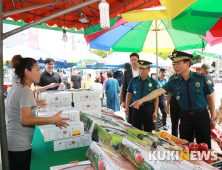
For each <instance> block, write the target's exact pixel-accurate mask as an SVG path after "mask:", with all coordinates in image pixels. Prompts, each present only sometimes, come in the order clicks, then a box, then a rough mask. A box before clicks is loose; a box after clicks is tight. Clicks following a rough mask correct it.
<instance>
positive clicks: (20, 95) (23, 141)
mask: <svg viewBox="0 0 222 170" xmlns="http://www.w3.org/2000/svg"><path fill="white" fill-rule="evenodd" d="M12 68H15V74H16V75H17V76H18V80H17V81H16V82H15V83H14V84H13V85H12V87H11V89H10V90H9V93H8V96H7V99H6V107H5V112H6V133H7V143H8V154H9V164H10V165H9V166H10V170H29V169H30V162H31V148H32V139H33V134H34V131H35V125H43V124H55V125H57V126H59V127H60V128H61V127H62V126H64V127H66V125H68V124H67V123H66V122H65V121H64V120H69V118H62V117H60V114H61V113H62V111H60V112H58V113H57V114H56V115H55V116H53V117H35V112H36V109H37V106H39V105H45V103H44V102H45V101H43V100H37V101H35V99H34V95H33V91H32V90H31V88H30V87H31V84H32V83H38V82H39V80H40V76H41V73H40V71H39V65H38V63H37V62H36V60H34V59H32V58H22V57H21V55H16V56H14V57H13V58H12Z"/></svg>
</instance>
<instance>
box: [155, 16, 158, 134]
mask: <svg viewBox="0 0 222 170" xmlns="http://www.w3.org/2000/svg"><path fill="white" fill-rule="evenodd" d="M155 33H156V79H157V82H158V29H157V20H155ZM157 131H158V111H157V118H156V123H155V132H157Z"/></svg>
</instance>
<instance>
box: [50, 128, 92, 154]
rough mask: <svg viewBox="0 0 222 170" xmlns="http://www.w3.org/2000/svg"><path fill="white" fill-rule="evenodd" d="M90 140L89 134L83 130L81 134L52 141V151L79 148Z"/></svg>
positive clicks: (88, 143) (87, 144) (89, 142)
mask: <svg viewBox="0 0 222 170" xmlns="http://www.w3.org/2000/svg"><path fill="white" fill-rule="evenodd" d="M91 142H92V136H91V134H89V133H87V132H85V134H84V135H82V136H75V137H73V138H67V139H61V140H55V141H53V146H54V151H60V150H66V149H72V148H79V147H84V146H89V145H90V144H91Z"/></svg>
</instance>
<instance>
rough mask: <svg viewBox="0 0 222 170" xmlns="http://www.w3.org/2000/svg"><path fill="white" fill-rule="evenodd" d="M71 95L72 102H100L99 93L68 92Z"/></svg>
mask: <svg viewBox="0 0 222 170" xmlns="http://www.w3.org/2000/svg"><path fill="white" fill-rule="evenodd" d="M70 92H71V93H72V94H73V102H74V103H76V102H90V101H100V92H99V91H90V90H88V91H70Z"/></svg>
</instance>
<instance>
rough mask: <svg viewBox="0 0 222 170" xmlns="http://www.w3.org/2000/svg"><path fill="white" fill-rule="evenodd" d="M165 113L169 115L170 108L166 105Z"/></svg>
mask: <svg viewBox="0 0 222 170" xmlns="http://www.w3.org/2000/svg"><path fill="white" fill-rule="evenodd" d="M166 114H167V115H169V114H170V108H169V107H168V106H167V107H166Z"/></svg>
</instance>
